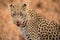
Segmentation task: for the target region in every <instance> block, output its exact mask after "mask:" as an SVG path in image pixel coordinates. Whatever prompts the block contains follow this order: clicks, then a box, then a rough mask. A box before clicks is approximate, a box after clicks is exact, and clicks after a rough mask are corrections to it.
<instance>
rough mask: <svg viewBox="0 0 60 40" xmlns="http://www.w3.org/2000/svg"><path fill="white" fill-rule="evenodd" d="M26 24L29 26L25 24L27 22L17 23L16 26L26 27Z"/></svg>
mask: <svg viewBox="0 0 60 40" xmlns="http://www.w3.org/2000/svg"><path fill="white" fill-rule="evenodd" d="M26 24H27V22H25V21H23V22H22V21H17V23H16V25H17V26H18V27H25V26H26Z"/></svg>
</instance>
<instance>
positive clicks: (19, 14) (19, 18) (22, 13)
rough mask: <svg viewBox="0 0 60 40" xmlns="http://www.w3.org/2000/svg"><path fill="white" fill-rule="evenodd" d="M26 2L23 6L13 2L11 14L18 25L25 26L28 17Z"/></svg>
mask: <svg viewBox="0 0 60 40" xmlns="http://www.w3.org/2000/svg"><path fill="white" fill-rule="evenodd" d="M25 7H26V4H24V5H22V6H18V5H17V6H16V5H13V4H11V5H10V8H11V16H12V17H13V21H14V23H15V24H16V25H17V26H19V27H20V26H21V27H24V26H25V25H26V22H27V17H26V15H27V14H26V10H25Z"/></svg>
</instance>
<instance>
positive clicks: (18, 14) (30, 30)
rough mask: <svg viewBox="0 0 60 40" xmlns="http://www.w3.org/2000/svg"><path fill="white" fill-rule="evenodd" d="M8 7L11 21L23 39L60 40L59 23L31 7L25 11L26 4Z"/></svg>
mask: <svg viewBox="0 0 60 40" xmlns="http://www.w3.org/2000/svg"><path fill="white" fill-rule="evenodd" d="M10 7H11V16H12V17H13V19H14V20H13V21H14V23H15V24H16V25H17V26H18V27H19V29H20V31H21V33H22V36H23V38H24V39H25V40H60V24H58V23H56V22H55V21H53V20H52V21H50V20H47V19H45V18H44V17H43V16H40V15H38V14H37V12H36V11H34V10H33V9H30V10H28V11H26V4H23V5H21V6H19V7H18V8H17V9H16V8H15V7H16V6H14V5H10Z"/></svg>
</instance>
